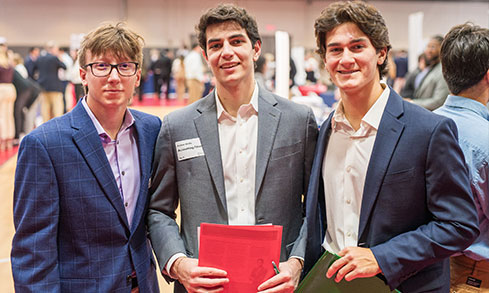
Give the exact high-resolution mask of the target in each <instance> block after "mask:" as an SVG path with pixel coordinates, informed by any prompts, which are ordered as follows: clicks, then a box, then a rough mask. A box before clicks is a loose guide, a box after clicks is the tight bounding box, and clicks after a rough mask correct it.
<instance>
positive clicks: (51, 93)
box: [34, 41, 66, 122]
mask: <svg viewBox="0 0 489 293" xmlns="http://www.w3.org/2000/svg"><path fill="white" fill-rule="evenodd" d="M46 51H47V52H46V55H42V56H40V57H39V58H38V59H37V61H36V64H35V67H34V68H35V70H37V71H38V72H39V79H38V82H39V85H40V86H41V88H42V89H43V91H42V93H41V95H42V96H41V114H42V118H43V120H44V122H46V121H48V120H50V119H51V118H54V117H58V116H61V115H63V107H64V102H63V89H64V87H63V82H62V81H61V80H60V79H59V75H58V71H59V69H66V65H65V64H64V63H63V61H61V59H60V57H59V48H58V46H57V45H56V44H55V43H54V42H52V41H50V42H48V43H47V45H46Z"/></svg>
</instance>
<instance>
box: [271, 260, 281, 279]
mask: <svg viewBox="0 0 489 293" xmlns="http://www.w3.org/2000/svg"><path fill="white" fill-rule="evenodd" d="M272 265H273V270H274V271H275V274H276V275H278V274H280V271H279V270H278V268H277V265H276V264H275V262H274V261H273V260H272Z"/></svg>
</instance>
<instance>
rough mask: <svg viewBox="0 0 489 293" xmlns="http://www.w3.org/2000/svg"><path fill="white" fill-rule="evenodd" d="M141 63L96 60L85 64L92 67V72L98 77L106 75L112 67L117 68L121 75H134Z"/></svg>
mask: <svg viewBox="0 0 489 293" xmlns="http://www.w3.org/2000/svg"><path fill="white" fill-rule="evenodd" d="M138 66H139V63H137V62H122V63H119V64H109V63H105V62H94V63H90V64H87V65H85V66H83V68H85V69H86V68H87V67H90V69H91V70H92V74H93V75H95V76H96V77H106V76H109V75H110V73H111V72H112V69H114V68H115V69H117V72H118V73H119V75H120V76H126V77H127V76H133V75H134V74H136V72H137V70H138Z"/></svg>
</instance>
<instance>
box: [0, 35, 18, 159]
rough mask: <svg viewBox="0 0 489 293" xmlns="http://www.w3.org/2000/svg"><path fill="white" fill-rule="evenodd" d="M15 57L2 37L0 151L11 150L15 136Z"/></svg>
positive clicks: (0, 62)
mask: <svg viewBox="0 0 489 293" xmlns="http://www.w3.org/2000/svg"><path fill="white" fill-rule="evenodd" d="M12 58H13V56H9V54H8V47H7V43H6V39H5V38H3V37H0V151H5V150H11V149H12V146H13V140H14V136H15V123H14V102H15V98H16V95H17V94H16V91H15V87H14V85H13V83H12V81H13V78H14V65H13V60H12Z"/></svg>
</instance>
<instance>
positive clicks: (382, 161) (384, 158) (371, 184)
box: [358, 88, 404, 241]
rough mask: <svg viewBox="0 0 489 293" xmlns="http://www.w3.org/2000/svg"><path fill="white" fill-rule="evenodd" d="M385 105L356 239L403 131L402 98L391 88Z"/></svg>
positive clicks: (360, 234)
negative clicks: (400, 119)
mask: <svg viewBox="0 0 489 293" xmlns="http://www.w3.org/2000/svg"><path fill="white" fill-rule="evenodd" d="M390 90H391V93H390V96H389V100H388V101H387V105H386V107H385V110H384V114H383V115H382V119H381V120H380V125H379V129H378V131H377V137H376V139H375V143H374V147H373V150H372V155H371V156H370V163H369V165H368V169H367V175H366V178H365V185H364V188H363V200H362V208H361V212H360V225H359V231H358V236H359V237H358V239H359V241H360V239H363V238H362V234H363V233H364V232H365V228H366V225H367V222H368V218H369V217H370V213H371V212H372V208H373V206H374V203H375V201H376V199H377V196H378V194H379V190H380V187H381V185H382V182H383V181H384V176H385V173H386V171H387V168H388V166H389V163H390V161H391V158H392V155H393V154H394V151H395V149H396V146H397V143H398V141H399V138H400V137H401V134H402V132H403V130H404V123H402V122H401V121H399V117H400V116H401V115H402V114H403V112H404V110H403V105H402V98H401V97H399V96H398V95H397V94H396V93H395V92H394V90H393V89H392V88H391V89H390Z"/></svg>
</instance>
